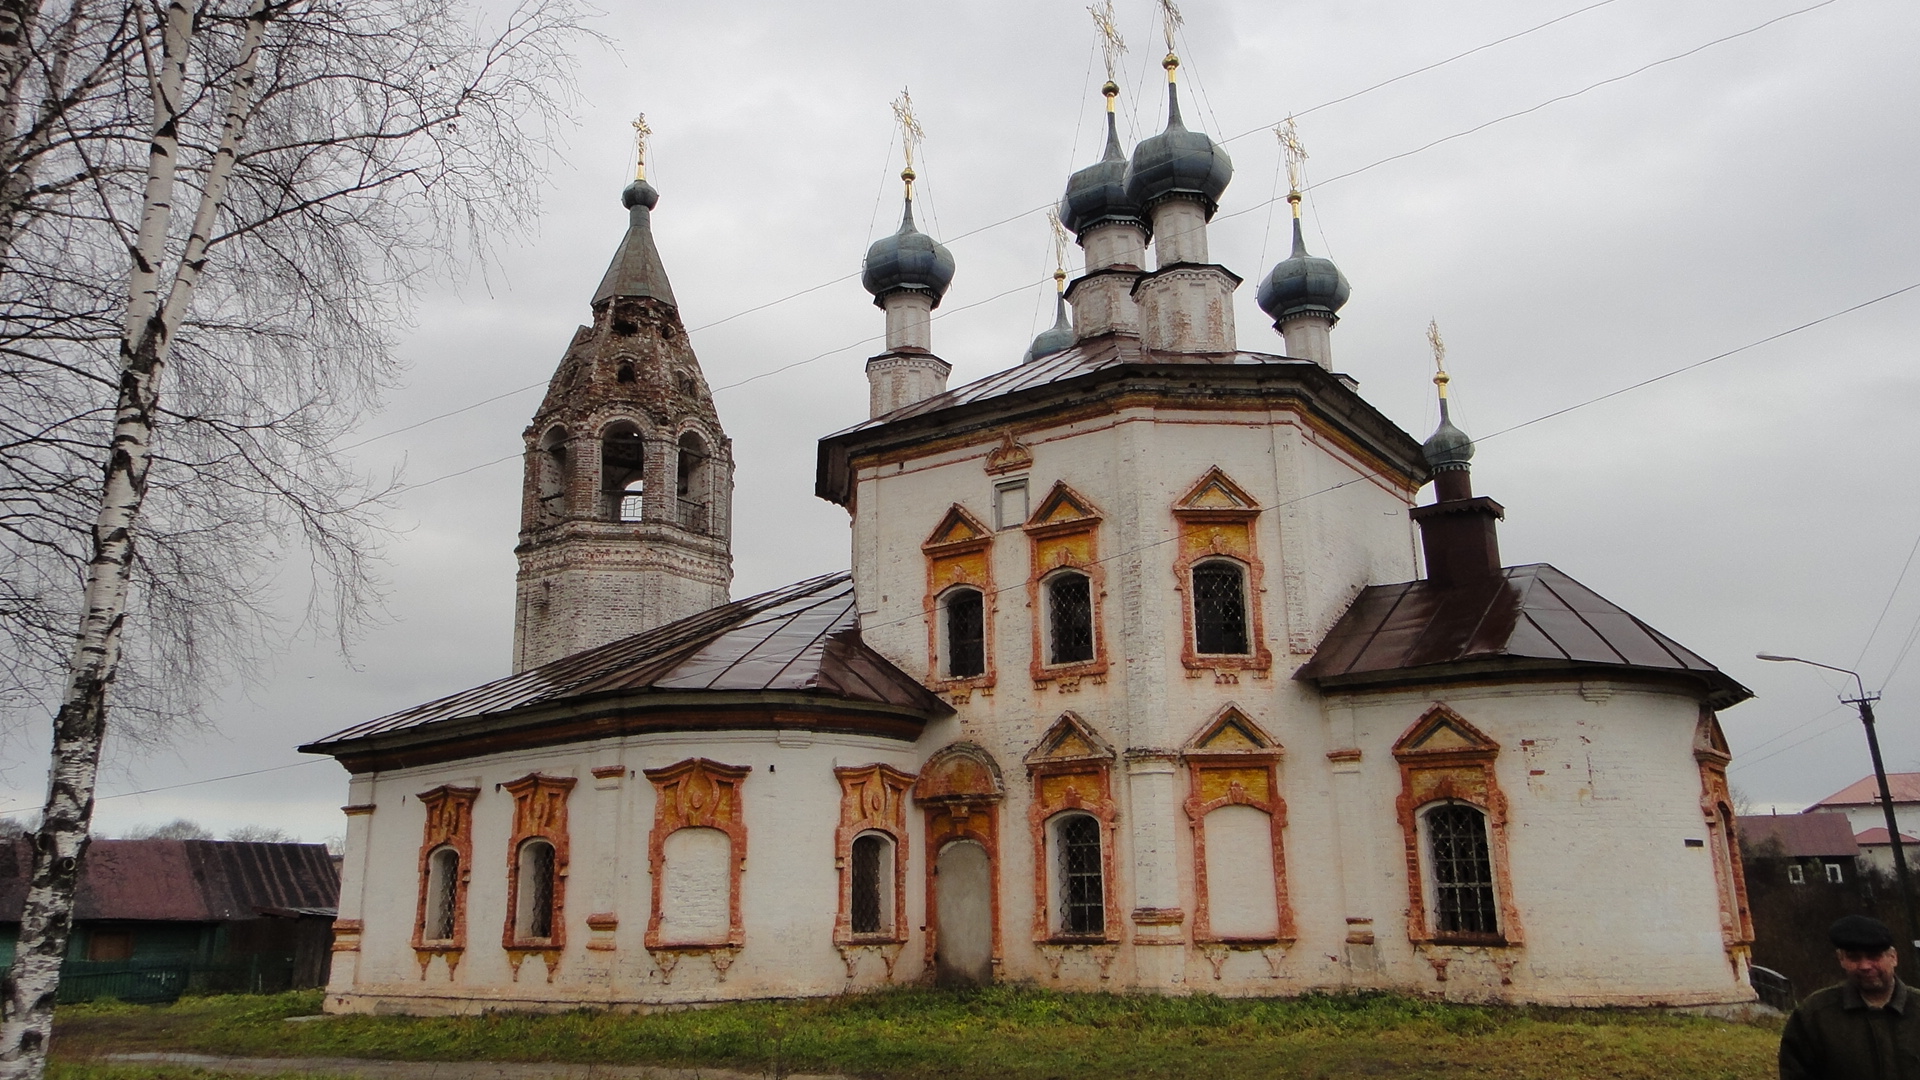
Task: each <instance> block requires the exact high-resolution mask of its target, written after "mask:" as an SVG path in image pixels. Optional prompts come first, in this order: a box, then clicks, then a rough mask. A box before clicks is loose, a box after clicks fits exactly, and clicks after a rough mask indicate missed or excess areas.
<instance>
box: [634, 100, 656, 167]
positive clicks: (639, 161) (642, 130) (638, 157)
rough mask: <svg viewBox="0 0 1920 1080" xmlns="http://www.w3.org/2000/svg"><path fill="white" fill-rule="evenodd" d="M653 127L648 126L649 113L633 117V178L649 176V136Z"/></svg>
mask: <svg viewBox="0 0 1920 1080" xmlns="http://www.w3.org/2000/svg"><path fill="white" fill-rule="evenodd" d="M651 134H653V129H652V128H650V127H648V126H647V114H646V113H641V114H640V115H638V116H636V117H634V118H633V178H634V179H635V180H645V179H646V178H647V136H649V135H651Z"/></svg>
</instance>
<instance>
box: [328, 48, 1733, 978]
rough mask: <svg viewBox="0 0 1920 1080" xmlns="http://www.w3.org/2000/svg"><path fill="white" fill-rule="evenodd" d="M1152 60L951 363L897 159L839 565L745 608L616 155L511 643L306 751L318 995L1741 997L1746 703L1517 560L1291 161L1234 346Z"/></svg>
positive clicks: (683, 373)
mask: <svg viewBox="0 0 1920 1080" xmlns="http://www.w3.org/2000/svg"><path fill="white" fill-rule="evenodd" d="M1169 59H1170V60H1171V58H1169ZM1168 72H1169V81H1168V88H1167V105H1168V123H1167V126H1166V129H1165V130H1164V131H1163V132H1161V133H1160V134H1157V135H1154V136H1152V137H1150V138H1147V139H1145V140H1143V141H1141V142H1140V143H1139V145H1137V146H1136V147H1134V148H1133V149H1132V151H1131V153H1128V152H1127V151H1126V150H1125V148H1123V146H1122V145H1121V142H1120V139H1119V137H1118V135H1117V133H1116V131H1115V127H1114V124H1113V115H1112V95H1113V94H1114V93H1116V92H1117V90H1116V89H1115V88H1113V87H1111V84H1110V85H1109V88H1108V90H1107V94H1108V126H1107V141H1106V151H1105V155H1104V157H1103V158H1102V159H1101V160H1099V161H1098V162H1096V163H1094V164H1092V165H1090V166H1088V167H1087V168H1085V169H1082V170H1080V171H1079V172H1076V173H1074V174H1073V176H1072V177H1071V178H1070V179H1069V181H1068V183H1067V189H1066V194H1065V197H1064V199H1063V201H1062V203H1061V217H1062V219H1063V221H1064V223H1065V224H1066V226H1067V227H1068V228H1069V229H1070V230H1072V232H1073V233H1074V235H1075V236H1076V238H1077V239H1078V241H1079V244H1080V246H1081V247H1082V248H1083V249H1084V252H1085V258H1086V271H1085V272H1084V273H1083V274H1082V275H1080V276H1079V277H1078V278H1076V279H1075V280H1073V281H1072V282H1071V283H1070V284H1069V285H1068V286H1067V287H1066V288H1065V290H1064V292H1063V294H1062V300H1061V306H1060V312H1061V315H1060V320H1059V322H1058V323H1057V324H1056V326H1055V327H1054V328H1053V329H1051V330H1048V331H1047V332H1046V333H1043V334H1042V335H1040V337H1039V338H1038V339H1036V340H1035V342H1034V343H1033V346H1032V347H1031V348H1030V349H1029V350H1028V353H1027V355H1026V357H1025V358H1024V360H1023V361H1022V362H1021V363H1019V364H1018V365H1016V366H1014V367H1011V368H1009V369H1007V370H1005V371H1001V372H999V373H997V374H994V375H991V376H988V377H987V378H984V379H981V380H979V381H978V382H975V383H972V384H970V385H966V386H961V387H958V388H953V389H949V388H948V387H947V386H946V380H947V376H948V372H949V370H950V368H949V365H948V364H947V363H946V362H945V361H943V360H942V359H941V358H940V357H939V356H938V355H937V354H936V353H935V352H934V350H933V343H932V341H931V337H930V332H929V317H930V312H931V311H932V310H933V309H934V308H936V307H938V305H939V304H940V301H941V298H942V296H943V294H944V293H945V291H946V288H947V286H948V284H949V282H950V281H951V279H952V276H953V272H954V263H953V259H952V257H951V255H950V254H949V253H948V252H947V250H946V248H944V247H943V246H941V245H940V244H939V243H937V242H935V241H934V240H933V239H932V238H931V237H929V236H927V235H926V234H925V233H923V232H921V231H920V230H919V229H918V227H917V226H916V225H915V222H914V218H913V202H912V195H913V187H912V174H911V170H909V172H908V173H907V174H906V175H905V178H906V180H907V187H906V205H905V208H904V213H903V217H902V222H901V225H900V229H899V231H898V232H897V233H895V234H893V235H891V236H888V237H886V238H883V239H882V240H880V241H879V242H877V243H875V244H874V245H873V247H872V249H871V250H870V251H869V252H868V255H867V260H866V265H865V274H864V284H865V286H866V288H867V289H868V290H869V291H870V292H872V293H873V294H874V297H875V303H876V304H877V305H878V306H879V307H881V308H882V309H883V310H884V312H885V319H886V328H887V341H886V349H885V351H884V352H882V353H881V354H880V355H878V356H875V357H873V358H872V359H870V360H869V361H868V362H867V371H868V374H869V377H870V380H871V384H872V418H871V419H869V420H868V421H866V422H864V423H861V424H859V425H857V426H855V427H852V428H849V429H847V430H845V431H841V432H837V433H834V434H832V435H828V436H827V437H825V438H823V439H821V440H820V443H819V457H818V472H817V481H816V491H817V493H818V495H819V496H820V497H821V498H824V499H827V500H829V501H831V502H834V503H836V504H838V505H840V506H842V507H844V508H845V509H846V510H847V512H848V514H849V515H850V516H851V519H852V526H853V527H852V538H853V549H852V552H851V571H850V572H849V573H839V574H832V575H827V576H825V577H820V578H815V579H812V580H808V581H803V582H799V583H797V584H794V585H791V586H788V587H786V588H783V589H778V590H775V591H773V592H770V593H765V594H762V595H759V596H753V597H749V598H746V599H743V600H736V601H732V602H729V599H728V595H729V594H728V585H729V582H730V579H731V556H730V552H729V535H730V532H731V529H732V523H733V519H732V513H731V492H732V471H733V462H732V459H731V456H730V450H729V445H730V444H729V442H728V439H727V436H726V434H725V432H724V431H723V430H722V427H721V423H720V417H719V416H718V414H717V413H716V411H715V409H714V406H713V402H712V398H711V396H710V394H709V392H708V389H707V384H706V381H705V379H704V377H703V375H702V373H701V370H700V366H699V363H698V361H697V360H696V359H695V357H694V355H693V352H692V350H691V349H690V347H689V346H688V343H687V333H686V329H685V325H684V323H683V321H682V318H681V314H680V311H679V308H678V306H677V303H676V301H675V299H674V296H673V292H672V289H671V288H670V286H669V284H668V280H667V275H666V272H665V270H664V268H663V264H662V262H661V259H660V254H659V252H658V251H657V250H656V247H655V244H654V239H653V236H652V233H651V231H650V219H649V215H650V214H651V212H652V209H653V207H654V204H655V202H656V201H657V199H658V195H657V193H656V192H655V190H654V189H653V187H652V186H651V185H649V184H648V183H647V182H646V181H645V180H644V179H641V180H636V181H635V182H634V183H633V184H632V185H631V186H629V187H628V188H627V189H626V190H625V192H624V193H623V194H622V202H623V203H624V204H625V206H626V207H627V209H628V212H629V216H630V225H629V227H628V229H627V232H626V234H625V237H624V238H623V239H622V240H621V242H620V247H619V251H618V253H617V254H616V255H615V257H614V260H613V264H612V266H611V267H610V268H609V269H608V271H607V274H606V277H605V279H604V280H603V281H602V283H601V285H600V287H599V289H598V290H597V291H596V292H595V294H594V297H593V300H592V305H591V307H592V313H593V320H592V323H591V325H589V326H583V327H581V328H580V329H579V331H578V332H577V333H576V334H575V335H574V338H573V341H572V343H571V344H570V345H569V346H568V348H567V350H566V353H565V355H564V357H563V359H562V360H561V362H560V366H559V369H558V371H557V372H556V373H555V374H554V377H553V381H552V383H551V386H550V388H549V390H548V393H547V396H546V398H545V400H544V401H543V402H542V403H541V405H540V407H539V410H538V411H537V412H536V413H535V415H534V417H533V421H532V424H531V425H530V426H529V427H528V428H527V430H526V436H525V438H526V466H525V479H524V484H525V487H524V511H523V516H522V522H521V532H520V543H519V547H518V549H517V554H518V556H519V566H520V569H519V578H518V593H517V608H516V611H515V633H514V673H513V674H511V675H509V676H507V677H505V678H502V679H500V680H497V681H495V682H491V683H488V684H486V685H483V686H479V687H476V688H474V689H471V690H467V691H465V692H463V693H459V694H455V695H453V696H451V697H447V698H443V699H441V700H438V701H433V702H429V703H427V704H424V705H420V706H418V707H416V708H412V709H408V710H405V711H403V712H399V713H395V714H393V715H391V716H387V717H384V718H381V719H377V720H373V721H370V722H367V723H364V724H360V725H359V726H356V727H352V728H349V729H347V730H345V731H341V732H339V733H337V734H334V735H330V736H327V737H326V738H323V739H320V740H318V741H316V742H314V743H311V744H310V745H308V746H306V747H303V749H304V750H306V751H308V752H312V753H322V754H328V755H332V756H333V757H335V758H337V759H338V760H339V761H340V763H341V764H342V765H343V766H344V767H345V768H346V769H347V771H348V772H349V773H350V774H351V779H350V781H349V793H350V794H349V797H348V803H349V805H347V806H346V808H345V809H346V813H347V815H348V823H349V826H348V832H347V846H346V855H345V863H344V867H343V878H342V891H341V897H340V917H339V921H338V922H337V924H336V929H335V934H336V939H335V944H334V950H335V952H334V963H333V975H332V982H331V985H330V986H329V989H328V998H327V1006H328V1008H329V1009H330V1010H333V1011H338V1012H367V1011H381V1012H407V1013H449V1012H477V1011H479V1010H482V1009H497V1008H514V1009H545V1008H573V1007H578V1006H582V1005H597V1006H608V1007H640V1006H646V1005H656V1004H674V1003H693V1002H711V1001H719V1000H725V999H741V998H765V997H787V996H803V995H825V994H835V993H840V992H844V991H848V990H862V989H869V988H878V987H886V986H890V985H899V984H911V983H920V982H943V983H982V982H991V981H1007V980H1010V981H1025V982H1032V983H1036V984H1039V985H1043V986H1051V987H1059V988H1071V989H1079V990H1115V991H1121V990H1127V991H1157V992H1165V993H1193V992H1206V993H1218V994H1233V995H1277V994H1299V993H1304V992H1308V991H1339V990H1348V989H1369V988H1378V989H1387V990H1394V991H1399V992H1405V993H1411V994H1421V995H1432V996H1439V997H1446V998H1450V999H1461V1000H1486V1001H1505V1002H1516V1003H1518V1002H1538V1003H1547V1004H1556V1005H1656V1004H1661V1005H1699V1004H1712V1003H1726V1002H1737V1001H1746V1000H1751V999H1752V998H1753V992H1752V991H1751V989H1750V988H1749V987H1748V985H1747V975H1746V964H1747V950H1748V945H1749V943H1750V941H1751V939H1752V927H1751V922H1750V919H1749V917H1748V914H1747V909H1746V901H1745V894H1744V886H1743V884H1742V878H1741V869H1740V861H1739V860H1740V856H1739V851H1738V846H1737V844H1735V843H1733V842H1732V838H1731V829H1732V821H1733V809H1732V806H1731V805H1730V799H1729V797H1728V792H1727V783H1726V776H1725V774H1726V767H1727V763H1728V752H1727V746H1726V741H1725V739H1724V738H1723V737H1722V735H1721V733H1720V729H1719V725H1718V722H1717V720H1716V719H1715V713H1716V710H1718V709H1722V708H1725V707H1727V706H1730V705H1733V704H1736V703H1738V702H1740V701H1741V700H1743V699H1745V698H1747V697H1748V696H1750V695H1749V692H1748V691H1747V690H1746V689H1745V688H1744V687H1742V686H1740V685H1739V684H1738V683H1736V682H1735V681H1733V680H1732V679H1730V678H1729V677H1727V676H1726V675H1725V674H1723V673H1722V672H1720V671H1719V670H1718V669H1716V668H1715V667H1714V666H1713V665H1711V664H1709V663H1708V662H1707V661H1705V660H1703V659H1701V658H1700V657H1699V656H1697V655H1695V654H1694V653H1692V652H1690V651H1688V650H1687V649H1686V648H1684V647H1682V646H1681V645H1679V644H1677V643H1675V642H1674V641H1673V640H1671V639H1669V638H1667V637H1666V636H1664V635H1662V634H1661V633H1659V632H1658V631H1656V630H1654V629H1653V628H1652V627H1650V626H1648V625H1646V624H1645V623H1643V622H1641V621H1640V620H1638V619H1636V618H1634V617H1633V616H1632V615H1630V614H1628V613H1627V612H1625V611H1623V610H1621V609H1620V608H1619V607H1617V606H1615V605H1614V604H1612V603H1610V602H1608V601H1607V600H1605V599H1603V598H1602V597H1600V596H1599V595H1597V594H1595V593H1594V592H1592V591H1591V590H1589V589H1587V588H1586V587H1584V586H1582V585H1581V584H1580V583H1578V582H1577V581H1575V580H1574V579H1572V578H1571V577H1569V576H1567V575H1566V574H1564V573H1562V572H1561V571H1559V570H1557V569H1555V568H1553V567H1552V566H1549V565H1546V564H1533V565H1525V566H1502V564H1501V563H1500V559H1499V553H1498V546H1497V542H1496V533H1495V529H1496V522H1497V521H1498V519H1499V518H1500V517H1501V516H1502V513H1503V511H1502V508H1501V506H1500V505H1499V504H1498V503H1496V502H1494V501H1493V500H1492V499H1489V498H1487V497H1485V496H1476V495H1474V494H1473V491H1472V486H1471V483H1470V480H1469V475H1470V474H1469V470H1468V459H1469V458H1470V457H1471V455H1472V443H1471V441H1470V440H1469V439H1468V438H1467V436H1466V435H1465V434H1463V433H1462V432H1461V431H1460V430H1459V429H1457V428H1456V427H1454V426H1453V425H1452V423H1450V422H1448V421H1447V420H1446V419H1445V416H1446V413H1445V408H1444V393H1445V382H1444V373H1443V374H1442V376H1441V377H1440V378H1439V379H1438V380H1437V381H1438V382H1440V384H1441V391H1442V400H1443V408H1442V417H1443V419H1442V422H1441V425H1440V428H1439V430H1438V431H1436V432H1435V433H1434V434H1433V436H1432V437H1431V438H1430V439H1428V440H1427V441H1426V442H1425V443H1424V444H1423V443H1421V442H1420V441H1419V440H1418V439H1416V438H1414V437H1413V436H1411V435H1409V434H1408V433H1406V432H1405V431H1402V430H1401V429H1400V428H1399V427H1397V426H1396V425H1395V424H1394V423H1393V422H1392V421H1390V420H1388V419H1387V418H1386V417H1385V416H1384V415H1382V414H1381V413H1380V412H1379V411H1378V410H1376V409H1375V408H1374V407H1373V406H1372V405H1370V404H1368V403H1367V401H1366V400H1365V399H1364V398H1362V397H1361V396H1360V395H1359V393H1358V392H1357V390H1356V384H1355V383H1354V381H1353V380H1352V379H1350V378H1348V377H1347V376H1345V375H1342V374H1340V373H1339V371H1338V368H1337V365H1336V364H1335V362H1334V359H1333V352H1332V337H1331V334H1330V331H1331V330H1332V329H1333V327H1334V324H1335V322H1336V321H1337V314H1336V313H1337V312H1338V310H1339V309H1340V307H1341V305H1342V304H1343V303H1344V302H1345V301H1346V299H1347V295H1348V283H1347V281H1346V279H1345V277H1344V276H1342V275H1341V273H1340V271H1339V270H1338V269H1337V268H1336V267H1335V266H1334V264H1333V263H1332V262H1330V261H1329V260H1326V259H1323V258H1317V257H1314V256H1312V255H1310V254H1308V253H1307V252H1306V250H1305V247H1304V245H1303V243H1302V241H1301V232H1300V226H1299V200H1298V197H1297V193H1296V195H1295V197H1294V200H1293V203H1294V239H1293V253H1292V255H1291V256H1290V257H1289V258H1287V259H1285V260H1283V261H1281V262H1280V263H1279V264H1278V265H1277V266H1275V267H1273V268H1272V270H1271V272H1270V273H1268V274H1267V276H1266V277H1265V278H1264V279H1263V280H1262V282H1261V283H1260V285H1259V299H1260V305H1261V307H1262V309H1263V310H1265V311H1266V312H1268V313H1269V314H1270V315H1271V316H1272V317H1273V318H1274V320H1275V327H1276V329H1277V331H1278V333H1279V337H1277V338H1272V339H1267V340H1268V346H1267V347H1269V348H1274V349H1277V350H1278V351H1273V352H1262V351H1244V350H1243V349H1242V348H1241V345H1240V341H1239V339H1238V337H1237V334H1236V331H1235V327H1234V320H1233V306H1232V304H1231V296H1232V294H1233V292H1234V290H1235V289H1236V288H1237V287H1238V286H1239V285H1240V284H1241V281H1242V279H1241V278H1240V277H1238V276H1237V275H1236V274H1234V272H1233V271H1231V270H1229V269H1227V268H1226V267H1224V266H1220V265H1217V264H1215V263H1213V262H1212V261H1211V260H1210V258H1209V255H1208V249H1207V232H1208V228H1209V224H1208V223H1209V220H1210V219H1211V218H1212V216H1213V214H1214V211H1215V209H1216V206H1217V201H1218V199H1219V198H1220V196H1221V194H1222V192H1223V191H1224V190H1225V188H1226V186H1227V183H1228V181H1229V179H1230V178H1231V174H1232V165H1231V163H1230V162H1229V160H1228V157H1227V155H1226V153H1225V151H1224V150H1222V149H1221V148H1220V147H1219V146H1218V145H1217V144H1216V143H1215V142H1214V141H1213V140H1212V139H1211V138H1209V137H1208V136H1207V135H1205V134H1203V133H1201V132H1198V131H1194V130H1191V129H1189V128H1187V127H1186V126H1185V125H1184V124H1183V123H1182V120H1181V116H1180V111H1179V99H1178V96H1177V89H1176V87H1175V85H1174V82H1173V79H1172V78H1171V76H1172V75H1173V73H1174V64H1172V63H1170V64H1169V66H1168ZM1149 247H1151V249H1152V252H1153V257H1152V259H1151V261H1150V260H1149V257H1148V249H1149ZM1069 309H1070V311H1071V317H1070V318H1069V316H1068V312H1069ZM1428 483H1432V484H1433V487H1434V494H1433V499H1432V501H1430V502H1425V503H1422V502H1420V501H1419V499H1418V498H1417V496H1418V493H1419V492H1420V491H1421V489H1422V488H1423V487H1424V486H1426V485H1427V484H1428Z"/></svg>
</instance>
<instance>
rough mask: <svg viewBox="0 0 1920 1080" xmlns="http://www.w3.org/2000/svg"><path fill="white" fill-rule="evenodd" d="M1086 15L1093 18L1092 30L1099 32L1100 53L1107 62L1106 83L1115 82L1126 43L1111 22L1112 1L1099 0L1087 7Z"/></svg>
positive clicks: (1124, 53) (1125, 49)
mask: <svg viewBox="0 0 1920 1080" xmlns="http://www.w3.org/2000/svg"><path fill="white" fill-rule="evenodd" d="M1087 14H1089V15H1092V16H1093V28H1094V29H1095V30H1098V31H1099V32H1100V52H1101V53H1102V55H1104V56H1105V58H1106V62H1107V81H1108V82H1113V81H1115V78H1116V76H1115V73H1116V72H1118V71H1119V70H1120V57H1122V56H1124V55H1126V51H1127V43H1126V41H1125V40H1124V39H1123V38H1121V36H1120V28H1119V27H1118V26H1115V25H1114V22H1113V0H1101V2H1100V3H1098V4H1092V5H1089V6H1088V8H1087Z"/></svg>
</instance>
